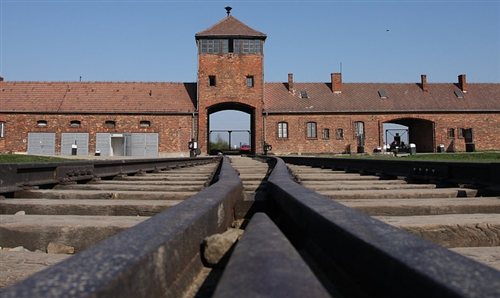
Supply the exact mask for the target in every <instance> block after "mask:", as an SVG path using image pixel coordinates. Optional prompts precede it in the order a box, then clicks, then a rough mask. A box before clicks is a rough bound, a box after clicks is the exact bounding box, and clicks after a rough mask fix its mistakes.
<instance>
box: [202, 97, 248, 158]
mask: <svg viewBox="0 0 500 298" xmlns="http://www.w3.org/2000/svg"><path fill="white" fill-rule="evenodd" d="M207 113H208V121H207V151H208V153H211V154H213V153H215V152H214V150H213V148H211V147H212V146H213V144H214V141H221V140H223V141H224V142H225V143H226V144H227V147H228V149H229V150H228V151H233V152H235V151H236V152H237V151H238V149H239V148H240V147H241V146H242V145H250V152H249V153H251V154H253V153H255V147H256V139H255V108H254V107H252V106H248V105H245V104H242V103H237V102H225V103H219V104H216V105H213V106H210V107H209V108H208V109H207ZM217 151H224V150H219V148H217Z"/></svg>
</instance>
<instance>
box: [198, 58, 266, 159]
mask: <svg viewBox="0 0 500 298" xmlns="http://www.w3.org/2000/svg"><path fill="white" fill-rule="evenodd" d="M198 70H199V71H198V105H199V118H198V119H199V122H198V124H199V126H198V127H199V129H198V133H199V138H198V140H199V145H200V149H201V150H202V152H206V148H207V121H208V108H209V107H211V106H213V105H216V104H218V103H224V102H232V103H240V104H243V105H245V106H247V107H253V108H255V129H254V130H255V131H254V135H255V140H254V142H255V144H254V145H255V148H256V151H257V152H261V151H262V141H263V132H262V131H263V127H262V109H263V105H264V102H263V96H264V95H263V94H264V75H263V56H261V55H249V54H247V55H239V54H233V53H229V54H224V55H215V54H200V55H198ZM209 76H215V77H216V86H209V79H208V77H209ZM247 76H253V77H254V87H251V88H250V87H247V85H246V77H247Z"/></svg>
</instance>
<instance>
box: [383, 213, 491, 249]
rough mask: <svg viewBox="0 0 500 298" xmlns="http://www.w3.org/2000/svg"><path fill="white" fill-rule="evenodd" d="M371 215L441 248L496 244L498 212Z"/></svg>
mask: <svg viewBox="0 0 500 298" xmlns="http://www.w3.org/2000/svg"><path fill="white" fill-rule="evenodd" d="M375 218H377V219H379V220H381V221H383V222H385V223H387V224H390V225H393V226H395V227H398V228H401V229H404V230H406V231H408V232H411V233H413V234H416V235H419V236H421V237H423V238H425V239H427V240H430V241H432V242H435V243H437V244H440V245H443V246H445V247H477V246H500V215H498V214H447V215H422V216H376V217H375Z"/></svg>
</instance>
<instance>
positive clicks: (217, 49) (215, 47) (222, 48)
mask: <svg viewBox="0 0 500 298" xmlns="http://www.w3.org/2000/svg"><path fill="white" fill-rule="evenodd" d="M199 51H200V53H203V54H222V53H228V52H229V40H227V39H201V40H200V42H199Z"/></svg>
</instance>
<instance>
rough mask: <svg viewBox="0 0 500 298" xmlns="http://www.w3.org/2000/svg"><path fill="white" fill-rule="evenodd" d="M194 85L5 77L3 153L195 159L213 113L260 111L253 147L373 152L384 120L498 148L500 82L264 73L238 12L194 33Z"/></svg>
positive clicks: (464, 145) (259, 41)
mask: <svg viewBox="0 0 500 298" xmlns="http://www.w3.org/2000/svg"><path fill="white" fill-rule="evenodd" d="M195 40H196V45H197V47H198V76H197V82H195V83H165V82H151V83H149V82H146V83H144V82H141V83H139V82H123V83H116V82H11V81H8V80H4V79H3V78H0V153H2V152H21V153H24V152H27V153H30V154H45V155H72V154H73V155H74V154H77V155H95V154H96V153H97V154H99V155H101V156H137V157H141V156H144V157H151V156H187V155H189V152H190V151H189V148H188V144H189V142H190V141H193V140H194V141H196V142H197V144H198V147H199V149H200V152H201V153H202V154H207V153H209V152H210V142H209V135H210V133H209V131H210V123H209V119H210V115H211V114H212V113H215V112H219V111H222V110H238V111H242V112H245V113H248V114H249V115H250V119H251V120H250V145H251V148H252V152H255V153H260V152H263V151H264V146H265V145H266V144H269V145H271V146H272V152H274V153H276V154H296V153H350V152H371V151H372V150H373V149H374V148H377V147H382V146H383V145H384V134H385V133H386V131H385V129H384V125H385V124H387V123H393V124H400V125H403V126H405V127H407V133H408V136H407V137H408V141H409V142H410V143H414V144H416V146H417V152H435V151H437V150H441V149H442V148H444V150H446V151H472V150H478V151H483V150H500V136H499V134H500V84H498V83H468V82H467V78H466V75H465V74H461V75H459V76H458V78H457V80H456V81H455V82H452V83H429V82H428V81H427V76H426V75H421V76H420V80H418V81H417V82H415V83H344V82H343V81H342V74H341V73H332V74H331V75H330V77H329V78H328V80H326V81H325V82H318V83H300V82H295V81H294V79H293V74H288V79H287V80H286V81H285V82H281V83H266V82H265V80H264V44H265V40H266V35H265V34H264V33H262V32H259V31H256V30H254V29H252V28H250V27H248V26H247V25H245V24H244V23H242V22H240V21H239V20H238V19H236V18H235V17H233V16H231V15H228V16H227V17H225V18H224V19H222V20H221V21H219V22H218V23H216V24H215V25H213V26H212V27H210V28H208V29H206V30H204V31H201V32H199V33H197V34H196V35H195Z"/></svg>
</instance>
